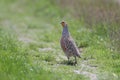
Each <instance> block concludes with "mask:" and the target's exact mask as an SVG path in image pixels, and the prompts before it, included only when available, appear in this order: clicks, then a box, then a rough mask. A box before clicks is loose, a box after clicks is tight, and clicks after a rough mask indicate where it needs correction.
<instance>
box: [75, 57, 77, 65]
mask: <svg viewBox="0 0 120 80" xmlns="http://www.w3.org/2000/svg"><path fill="white" fill-rule="evenodd" d="M75 64H77V58H76V56H75Z"/></svg>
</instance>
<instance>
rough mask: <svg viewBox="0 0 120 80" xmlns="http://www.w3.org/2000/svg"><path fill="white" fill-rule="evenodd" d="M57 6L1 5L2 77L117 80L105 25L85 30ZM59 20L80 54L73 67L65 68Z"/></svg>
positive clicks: (3, 79) (115, 56)
mask: <svg viewBox="0 0 120 80" xmlns="http://www.w3.org/2000/svg"><path fill="white" fill-rule="evenodd" d="M59 2H60V1H59V0H58V1H54V0H51V1H48V0H41V1H39V0H35V1H32V0H26V1H24V0H20V1H19V0H11V1H9V0H1V1H0V9H1V13H0V54H1V55H0V79H1V80H118V79H119V78H120V69H119V65H120V64H119V62H120V60H119V58H120V55H119V53H118V52H117V51H116V50H113V49H112V48H111V39H110V38H109V32H108V25H107V24H97V25H92V27H88V26H87V25H86V24H87V22H85V21H83V20H82V19H80V20H79V19H77V18H76V17H75V16H76V15H75V16H74V15H72V14H73V13H72V10H70V11H69V10H67V9H69V8H66V9H63V6H64V4H62V7H61V5H59V4H58V3H59ZM66 2H67V0H66ZM85 3H86V4H87V2H85ZM63 19H64V20H65V21H66V22H67V23H68V25H69V31H70V33H71V35H72V37H73V39H74V40H75V42H76V44H77V46H78V48H79V50H80V52H81V56H82V58H77V60H78V64H77V65H73V64H68V62H67V57H66V56H65V54H64V53H63V51H62V50H61V47H60V43H59V41H60V38H61V33H62V27H61V25H60V22H61V21H62V20H63ZM116 29H117V28H116ZM70 59H71V63H72V61H73V60H74V58H72V57H71V58H70Z"/></svg>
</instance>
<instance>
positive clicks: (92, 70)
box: [74, 61, 98, 80]
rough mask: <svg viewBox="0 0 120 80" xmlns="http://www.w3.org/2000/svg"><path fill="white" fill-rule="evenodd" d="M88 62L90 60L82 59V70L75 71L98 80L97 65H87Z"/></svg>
mask: <svg viewBox="0 0 120 80" xmlns="http://www.w3.org/2000/svg"><path fill="white" fill-rule="evenodd" d="M87 63H88V61H82V63H81V67H82V68H81V69H80V70H74V72H75V73H76V74H81V75H84V76H86V77H88V78H89V79H90V80H98V78H97V74H96V73H97V70H96V68H97V67H94V66H93V67H92V66H89V65H87Z"/></svg>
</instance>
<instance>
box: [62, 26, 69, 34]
mask: <svg viewBox="0 0 120 80" xmlns="http://www.w3.org/2000/svg"><path fill="white" fill-rule="evenodd" d="M69 35H70V33H69V31H68V27H67V26H64V27H63V32H62V36H69Z"/></svg>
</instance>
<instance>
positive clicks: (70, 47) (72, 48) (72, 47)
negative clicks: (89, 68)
mask: <svg viewBox="0 0 120 80" xmlns="http://www.w3.org/2000/svg"><path fill="white" fill-rule="evenodd" d="M65 46H66V49H67V51H68V52H69V53H73V55H75V56H78V57H80V53H79V50H78V48H77V46H76V44H75V42H74V40H73V39H72V37H68V38H66V39H65Z"/></svg>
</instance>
